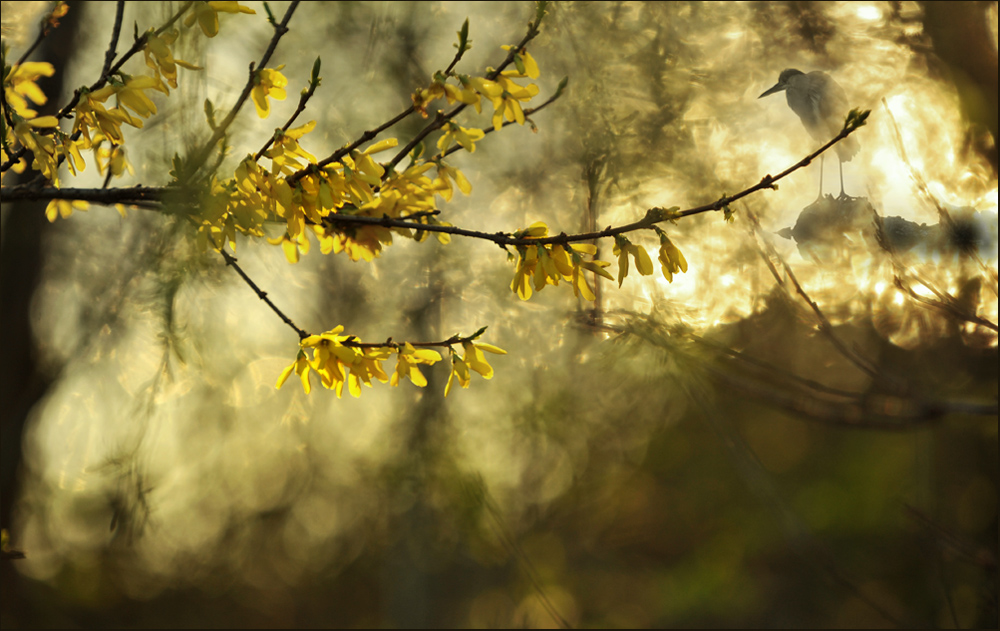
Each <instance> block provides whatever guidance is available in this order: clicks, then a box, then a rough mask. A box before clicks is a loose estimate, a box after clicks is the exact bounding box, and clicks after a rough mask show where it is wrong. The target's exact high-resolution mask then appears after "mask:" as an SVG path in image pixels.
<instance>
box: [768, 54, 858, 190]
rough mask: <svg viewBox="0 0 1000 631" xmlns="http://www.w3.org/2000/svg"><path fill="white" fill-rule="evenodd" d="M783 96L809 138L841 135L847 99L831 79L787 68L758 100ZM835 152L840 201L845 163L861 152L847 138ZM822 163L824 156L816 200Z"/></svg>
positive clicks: (821, 73) (817, 138)
mask: <svg viewBox="0 0 1000 631" xmlns="http://www.w3.org/2000/svg"><path fill="white" fill-rule="evenodd" d="M781 91H784V92H785V98H786V99H787V100H788V107H790V108H792V111H793V112H795V113H796V114H798V116H799V119H800V120H801V121H802V125H803V126H805V128H806V131H808V132H809V135H810V136H812V137H813V138H815V139H816V140H818V141H820V142H827V141H828V140H830V139H831V138H833V137H834V136H836V135H837V134H839V133H840V130H841V129H843V127H844V118H845V117H846V116H847V95H846V94H845V93H844V88H842V87H840V84H839V83H837V82H836V81H834V80H833V77H831V76H830V75H828V74H826V73H825V72H820V71H819V70H816V71H814V72H810V73H808V74H806V73H804V72H802V71H801V70H796V69H794V68H788V69H786V70H782V71H781V75H779V76H778V82H777V83H776V84H774V85H773V86H772V87H771V88H770V89H768V90H767V91H766V92H764V93H763V94H761V95H760V96H758V97H757V98H758V99H762V98H764V97H765V96H769V95H771V94H774V93H775V92H781ZM834 148H835V149H836V150H837V158H838V159H839V160H838V162H839V166H840V198H841V199H842V198H845V197H847V195H846V194H845V193H844V163H845V162H850V161H851V159H852V158H853V157H854V156H855V155H856V154H857V153H858V150H859V149H861V145H860V144H859V143H858V140H857V138H855V137H854V136H848V137H847V138H844V139H843V140H841V141H840V142H838V143H837V144H836V145H835V146H834ZM823 163H824V156H823V155H822V154H821V155H820V163H819V197H823Z"/></svg>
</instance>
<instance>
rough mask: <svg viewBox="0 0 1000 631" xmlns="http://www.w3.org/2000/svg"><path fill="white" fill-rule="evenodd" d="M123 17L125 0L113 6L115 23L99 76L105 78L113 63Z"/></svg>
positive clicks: (119, 0) (120, 0)
mask: <svg viewBox="0 0 1000 631" xmlns="http://www.w3.org/2000/svg"><path fill="white" fill-rule="evenodd" d="M124 15H125V0H118V2H117V3H116V5H115V23H114V26H112V27H111V42H110V43H109V44H108V49H107V50H106V51H104V67H103V68H101V76H102V77H104V76H107V74H108V71H109V70H110V69H111V64H112V63H114V61H115V54H116V53H117V50H118V37H119V35H121V32H122V17H123V16H124Z"/></svg>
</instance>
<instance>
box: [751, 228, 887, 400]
mask: <svg viewBox="0 0 1000 631" xmlns="http://www.w3.org/2000/svg"><path fill="white" fill-rule="evenodd" d="M746 215H747V218H748V219H749V221H750V232H751V234H753V236H754V237H756V238H757V242H758V247H760V246H759V244H761V243H763V245H764V247H765V248H766V249H767V257H768V258H771V257H773V258H775V259H777V260H778V262H779V263H780V264H781V266H782V268H783V269H784V271H785V275H786V276H787V277H788V279H789V280H791V281H792V284H793V285H795V290H796V292H797V293H798V294H799V295H800V296H801V297H802V299H803V300H805V302H806V304H808V305H809V307H810V308H811V309H812V311H813V313H814V314H816V319H817V320H818V321H819V329H820V331H821V332H822V333H823V335H825V336H826V337H827V338H828V339H829V340H830V342H831V343H832V344H833V346H834V348H836V349H837V351H838V352H840V354H841V355H843V356H844V357H845V358H847V360H848V361H850V362H851V363H852V364H854V365H855V366H857V367H858V368H859V369H860V370H861V371H862V372H864V373H866V374H867V375H868V376H869V377H871V378H872V379H875V380H876V381H882V382H886V383H889V384H891V385H893V386H894V387H898V385H897V384H896V383H895V380H891V379H889V378H888V377H887V376H885V375H883V374H882V373H881V372H880V371H879V370H878V369H877V367H876V366H875V365H874V364H873V363H872V362H871V360H869V359H868V358H866V357H863V356H862V355H861V354H860V353H859V352H857V351H856V350H855V349H851V348H848V346H847V345H846V344H844V342H842V341H841V340H840V338H839V337H837V335H836V333H834V330H833V325H832V324H831V323H830V320H829V319H828V318H827V317H826V314H824V313H823V310H822V309H820V307H819V305H818V304H817V303H816V301H814V300H813V299H812V298H810V297H809V294H807V293H806V290H805V289H803V288H802V285H801V284H800V283H799V279H798V278H796V277H795V273H794V272H792V268H791V266H789V265H788V263H787V262H786V261H785V259H784V257H782V256H781V255H780V254H779V253H778V251H777V250H775V249H774V246H773V245H772V244H771V243H770V242H769V241H768V240H767V238H766V237H765V236H764V235H763V234H762V233H761V230H760V222H759V221H758V220H757V216H756V215H755V214H754V213H752V212H750V211H747V212H746ZM768 268H769V269H770V271H771V274H772V275H774V278H775V280H776V281H777V282H778V285H779V286H781V287H782V288H784V287H785V286H784V282H783V281H782V279H781V277H780V275H779V274H778V273H777V270H776V269H775V268H774V266H768Z"/></svg>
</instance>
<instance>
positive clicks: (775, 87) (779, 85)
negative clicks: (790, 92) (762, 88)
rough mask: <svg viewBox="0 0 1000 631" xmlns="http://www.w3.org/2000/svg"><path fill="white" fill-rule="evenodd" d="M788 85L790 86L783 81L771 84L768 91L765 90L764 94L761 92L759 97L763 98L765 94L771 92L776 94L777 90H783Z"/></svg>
mask: <svg viewBox="0 0 1000 631" xmlns="http://www.w3.org/2000/svg"><path fill="white" fill-rule="evenodd" d="M787 87H788V86H787V85H786V84H784V83H781V82H778V83H775V84H774V85H773V86H771V88H770V89H769V90H768V91H767V92H765V93H764V94H761V95H760V96H758V97H757V98H758V99H762V98H764V97H765V96H768V95H769V94H774V93H775V92H781V91H782V90H784V89H785V88H787Z"/></svg>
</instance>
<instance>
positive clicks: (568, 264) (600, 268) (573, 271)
mask: <svg viewBox="0 0 1000 631" xmlns="http://www.w3.org/2000/svg"><path fill="white" fill-rule="evenodd" d="M547 236H549V229H548V226H546V225H545V224H544V223H543V222H541V221H539V222H536V223H533V224H531V225H530V226H528V227H527V228H525V229H524V230H521V231H518V232H516V233H514V237H515V238H517V239H543V238H545V237H547ZM596 253H597V247H596V246H594V245H591V244H589V243H570V244H567V245H562V244H559V243H556V244H540V245H522V246H518V247H517V268H516V271H515V272H514V280H512V281H511V283H510V289H511V291H513V292H514V293H516V294H517V295H518V297H519V298H521V300H527V299H529V298H531V294H532V286H534V291H541V290H542V289H544V288H545V286H546V285H558V284H559V282H560V281H563V280H565V281H568V282H569V283H570V284H571V285H572V286H573V292H574V293H575V294H576V295H577V296H583V297H584V298H585V299H587V300H594V299H595V298H596V296H595V295H594V292H593V290H592V289H591V288H590V286H589V285H587V279H586V276H585V275H584V272H585V271H591V272H594V273H595V274H598V275H600V276H604V277H605V278H607V279H608V280H614V278H613V277H612V276H611V274H609V273H608V272H607V270H605V269H604V268H605V267H607V266H608V265H610V263H609V262H607V261H599V260H596V259H593V260H589V261H588V260H584V259H583V257H582V256H581V255H582V254H589V255H591V256H593V255H594V254H596Z"/></svg>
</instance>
